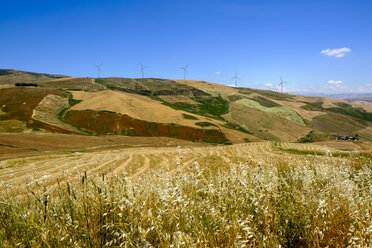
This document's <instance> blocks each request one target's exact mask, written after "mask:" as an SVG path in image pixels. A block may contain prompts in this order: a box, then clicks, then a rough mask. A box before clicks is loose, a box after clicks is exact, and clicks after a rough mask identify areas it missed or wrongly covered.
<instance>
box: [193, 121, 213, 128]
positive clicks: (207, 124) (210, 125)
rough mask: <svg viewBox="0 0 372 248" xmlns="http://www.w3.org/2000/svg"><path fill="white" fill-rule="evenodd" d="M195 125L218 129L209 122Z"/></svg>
mask: <svg viewBox="0 0 372 248" xmlns="http://www.w3.org/2000/svg"><path fill="white" fill-rule="evenodd" d="M195 125H197V126H199V127H217V126H216V125H215V124H213V123H210V122H207V121H201V122H196V123H195Z"/></svg>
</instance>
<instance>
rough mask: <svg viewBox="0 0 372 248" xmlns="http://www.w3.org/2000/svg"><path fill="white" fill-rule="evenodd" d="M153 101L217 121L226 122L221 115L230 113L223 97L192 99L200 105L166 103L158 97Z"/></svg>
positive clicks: (198, 97)
mask: <svg viewBox="0 0 372 248" xmlns="http://www.w3.org/2000/svg"><path fill="white" fill-rule="evenodd" d="M153 99H156V100H160V101H161V102H163V104H164V105H167V106H169V107H171V108H173V109H177V110H183V111H187V112H190V113H193V114H198V115H203V116H207V117H211V118H213V119H217V120H224V119H223V118H222V117H221V115H224V114H226V113H228V112H229V102H228V101H227V100H225V99H223V98H222V97H221V96H197V97H190V99H192V100H194V101H195V102H197V103H198V104H191V103H186V102H174V103H170V102H166V101H164V100H162V99H160V98H158V97H154V98H153Z"/></svg>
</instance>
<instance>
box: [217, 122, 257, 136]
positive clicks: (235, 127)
mask: <svg viewBox="0 0 372 248" xmlns="http://www.w3.org/2000/svg"><path fill="white" fill-rule="evenodd" d="M223 127H226V128H228V129H232V130H237V131H240V132H243V133H247V134H253V133H252V132H250V131H248V130H247V129H245V128H244V127H242V126H240V125H238V124H236V123H231V122H229V121H228V122H226V124H225V125H223Z"/></svg>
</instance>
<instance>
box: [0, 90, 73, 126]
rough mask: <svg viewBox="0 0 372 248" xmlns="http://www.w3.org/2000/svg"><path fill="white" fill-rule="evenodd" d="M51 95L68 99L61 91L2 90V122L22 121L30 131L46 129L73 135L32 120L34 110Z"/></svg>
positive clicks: (0, 103) (0, 99)
mask: <svg viewBox="0 0 372 248" xmlns="http://www.w3.org/2000/svg"><path fill="white" fill-rule="evenodd" d="M49 94H54V95H58V96H61V97H68V96H67V94H66V93H63V92H61V91H59V90H53V89H43V88H24V87H22V88H21V87H20V88H5V89H0V96H1V97H0V110H1V111H3V112H4V114H2V115H0V120H9V119H13V120H20V121H24V122H25V123H26V127H27V128H30V129H45V130H48V131H50V132H59V133H72V132H70V131H67V130H64V129H62V128H59V127H56V126H52V125H48V124H46V123H43V122H41V121H37V120H33V119H32V118H31V116H32V113H33V110H34V108H36V107H37V106H38V104H39V103H40V102H41V101H42V100H43V99H44V97H45V96H47V95H49Z"/></svg>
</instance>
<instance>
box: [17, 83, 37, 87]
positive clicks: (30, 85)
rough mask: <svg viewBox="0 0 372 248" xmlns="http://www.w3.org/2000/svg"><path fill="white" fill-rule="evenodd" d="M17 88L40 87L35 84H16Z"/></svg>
mask: <svg viewBox="0 0 372 248" xmlns="http://www.w3.org/2000/svg"><path fill="white" fill-rule="evenodd" d="M15 86H29V87H39V85H38V84H35V83H16V84H15Z"/></svg>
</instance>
